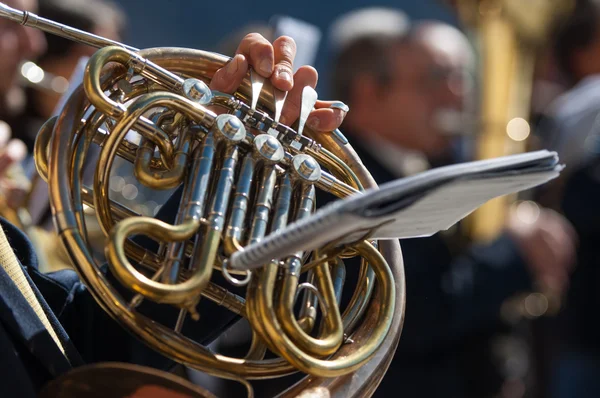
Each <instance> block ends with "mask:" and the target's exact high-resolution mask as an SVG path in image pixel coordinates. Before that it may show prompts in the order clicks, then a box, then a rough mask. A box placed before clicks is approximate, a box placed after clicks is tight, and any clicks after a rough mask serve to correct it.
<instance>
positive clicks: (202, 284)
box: [0, 3, 405, 397]
mask: <svg viewBox="0 0 600 398" xmlns="http://www.w3.org/2000/svg"><path fill="white" fill-rule="evenodd" d="M0 16H3V17H6V18H9V19H11V20H14V21H17V22H19V23H22V24H25V25H31V26H35V27H37V28H41V29H43V30H45V31H48V32H52V33H56V34H60V35H62V36H66V37H68V38H70V39H73V40H77V41H80V42H82V43H86V44H91V45H94V46H96V47H98V48H100V49H99V50H98V51H97V52H96V53H95V54H94V55H93V56H92V57H91V58H90V60H89V62H88V65H87V67H86V70H85V75H84V82H83V84H82V85H81V86H80V87H78V88H76V89H75V90H74V91H73V93H72V95H71V96H70V98H69V99H68V101H67V102H66V105H65V106H64V108H63V109H62V111H61V112H60V114H59V116H58V117H57V118H55V119H52V120H50V121H49V122H48V123H46V124H45V125H44V127H43V128H42V130H41V132H40V135H39V136H38V140H37V142H36V150H35V156H36V164H37V169H38V171H39V173H40V175H41V176H42V177H43V178H44V179H46V180H47V181H48V184H49V187H50V200H51V207H52V211H53V216H54V220H55V225H56V227H57V230H58V233H59V235H60V237H61V239H62V242H63V243H64V245H65V247H66V248H67V251H68V253H69V256H70V258H71V259H72V261H73V263H74V264H75V265H76V269H77V271H78V273H79V275H80V277H81V279H82V280H83V281H84V283H85V284H86V286H87V287H88V288H89V289H90V292H91V293H92V295H93V296H94V298H95V299H96V301H97V302H98V303H99V305H100V306H101V307H102V308H103V309H104V310H105V311H106V312H108V313H109V314H110V315H111V316H112V317H113V318H115V319H116V320H117V321H118V322H120V324H121V325H122V326H123V327H124V328H126V329H127V330H129V331H130V332H131V333H132V334H134V335H135V336H136V337H138V338H139V339H141V340H142V341H144V342H145V343H146V344H148V345H149V346H151V347H152V348H153V349H155V350H156V351H158V352H160V353H161V354H163V355H165V356H167V357H170V358H172V359H173V360H175V361H177V362H179V363H181V364H184V365H186V366H189V367H192V368H195V369H198V370H201V371H204V372H206V373H209V374H212V375H215V376H218V377H222V378H226V379H232V380H236V381H239V382H242V383H243V384H244V385H246V386H249V384H248V382H247V380H249V379H266V378H274V377H279V376H283V375H288V374H290V373H293V372H296V371H301V372H304V373H306V374H307V375H308V376H307V377H306V378H305V379H303V380H302V381H301V382H299V383H298V384H297V385H296V386H294V387H293V389H292V390H290V391H288V392H284V393H283V396H294V395H295V394H296V391H299V390H300V391H302V390H307V389H313V388H320V389H324V390H326V391H328V394H329V395H330V396H340V397H342V396H343V397H348V396H368V395H370V394H372V392H373V391H374V389H375V388H376V386H377V385H378V383H379V381H380V380H381V378H382V377H383V375H384V373H385V371H386V369H387V367H388V366H389V363H390V361H391V358H392V356H393V353H394V351H395V348H396V345H397V343H398V339H399V337H400V333H401V329H402V323H403V318H404V302H405V289H404V273H403V264H402V257H401V252H400V246H399V244H398V242H397V241H385V242H369V241H359V242H356V243H355V244H353V245H349V246H346V247H342V248H332V247H321V248H318V249H316V250H314V251H313V252H311V253H302V252H299V253H295V254H294V255H293V256H290V257H288V258H281V259H278V260H276V261H273V262H272V263H270V264H265V265H264V266H263V267H262V268H260V269H258V270H255V271H253V272H252V273H250V271H242V272H240V271H233V270H229V269H228V267H227V259H228V257H229V256H230V255H231V254H232V253H234V252H236V251H238V250H244V246H245V245H247V244H249V243H251V242H254V241H256V240H260V239H262V238H263V237H264V236H266V235H267V234H269V233H273V232H274V231H276V230H278V229H279V228H282V227H284V226H285V225H286V224H288V223H290V222H293V221H294V220H299V219H301V218H303V217H306V216H309V215H310V214H311V213H312V212H313V211H314V210H315V208H316V206H317V203H316V198H317V195H316V194H317V191H318V190H324V191H327V192H329V193H331V194H333V195H336V196H338V197H345V196H348V195H353V194H359V191H362V190H364V189H367V188H373V187H376V184H375V182H374V180H373V179H372V177H371V176H370V174H369V171H368V170H367V169H366V168H365V167H364V166H363V165H362V163H361V161H360V159H359V158H358V156H357V155H356V153H355V152H354V150H353V149H352V147H351V146H350V145H349V144H348V143H347V142H344V140H342V139H340V137H342V136H341V133H339V132H331V133H315V132H313V131H311V130H310V129H309V128H308V127H307V128H305V129H304V130H303V134H298V133H297V132H296V131H295V130H294V129H293V128H291V127H290V126H285V125H282V124H279V123H278V122H277V121H276V119H277V117H276V116H273V114H274V113H275V98H276V95H274V94H273V88H272V87H271V86H270V84H269V83H268V82H265V85H264V87H263V89H262V91H261V92H260V98H259V100H258V105H257V107H256V109H252V107H251V106H250V105H248V104H251V103H252V88H251V85H250V80H249V79H246V80H244V82H243V83H242V85H241V87H240V88H239V89H238V92H236V93H235V95H233V96H231V95H226V94H223V93H218V92H210V90H208V88H207V86H206V84H209V83H210V79H211V78H212V76H213V74H214V73H215V71H217V70H218V69H219V68H220V67H222V66H223V65H224V64H225V63H226V62H227V61H228V58H227V57H225V56H222V55H219V54H214V53H208V52H204V51H199V50H191V49H181V48H154V49H147V50H137V49H134V48H132V47H128V46H125V45H122V44H120V43H115V42H110V41H107V40H104V39H102V38H99V37H97V36H92V35H89V34H87V33H84V32H80V31H76V30H74V29H72V28H69V27H64V26H61V25H59V24H56V23H54V22H52V21H48V20H44V19H42V18H39V17H37V16H35V15H33V14H30V13H22V12H20V11H18V10H14V9H10V8H8V7H6V6H3V5H1V3H0ZM205 83H206V84H205ZM311 95H312V94H311ZM255 99H256V98H255ZM300 123H301V124H302V123H303V122H300ZM131 131H135V132H137V133H138V134H139V136H140V140H139V143H137V144H136V143H133V142H131V141H129V140H127V138H126V136H127V135H128V133H130V132H131ZM93 145H98V146H99V147H100V154H99V157H98V161H97V165H96V168H95V174H94V181H93V186H92V187H86V186H84V185H83V182H82V180H81V170H82V168H83V166H84V164H85V162H86V157H87V153H88V151H89V149H90V148H91V147H92V146H93ZM48 148H49V149H48ZM117 157H121V158H123V159H125V160H127V161H130V162H131V163H133V166H134V175H135V177H136V179H137V181H138V183H139V184H142V185H144V186H147V187H149V188H152V189H154V190H163V189H168V188H173V187H176V186H179V185H182V186H183V191H182V199H181V202H180V206H179V209H178V211H177V216H176V220H175V223H174V224H168V223H165V222H163V221H159V220H157V219H154V218H151V217H142V216H140V215H137V214H135V212H133V211H131V210H130V209H128V208H127V207H125V206H123V205H121V204H119V203H116V202H115V201H113V200H112V199H111V198H110V195H109V192H110V177H111V171H112V169H113V163H114V161H115V159H116V158H117ZM84 205H87V206H89V207H91V208H93V209H94V211H95V214H96V217H97V221H98V224H99V226H100V229H101V231H102V233H103V234H104V235H105V236H106V239H107V246H106V251H105V255H106V258H107V260H108V265H109V272H111V273H112V274H113V275H114V276H115V277H116V278H117V280H118V281H119V282H120V283H121V284H122V285H123V286H125V287H126V288H128V289H129V290H131V291H132V292H133V293H134V294H135V296H134V298H133V299H132V300H130V301H127V300H125V299H124V298H123V297H122V296H121V295H120V294H118V293H117V291H116V289H115V287H114V286H112V285H111V284H110V283H109V282H108V280H107V278H106V276H105V275H104V274H103V272H102V271H101V269H100V267H99V266H98V264H96V261H95V259H94V257H93V254H92V253H91V251H90V249H89V246H90V245H89V241H88V234H87V228H86V219H85V217H84V211H83V209H84ZM133 235H144V236H147V237H150V238H152V239H153V240H155V241H157V242H159V243H160V249H159V250H158V252H154V251H150V250H148V249H145V248H143V247H142V246H140V245H138V244H136V243H134V242H133V241H132V240H131V239H130V238H131V237H132V236H133ZM355 256H358V257H359V258H362V262H359V263H360V265H359V267H360V269H359V270H357V271H359V278H358V284H357V286H356V287H354V289H355V290H354V293H353V294H352V298H351V300H350V302H349V304H348V305H347V306H346V308H340V305H339V302H340V298H341V292H342V289H343V288H344V280H345V274H346V272H349V271H348V268H347V266H346V265H345V264H344V260H345V259H347V258H349V257H355ZM215 272H221V273H223V275H224V276H225V279H226V280H227V281H228V282H229V283H231V284H232V285H233V286H236V287H240V286H245V285H246V284H247V287H246V293H245V299H244V298H241V297H239V296H238V295H236V294H233V293H231V292H229V291H228V290H227V289H226V288H225V287H223V286H220V285H217V284H216V283H215V282H213V281H211V279H212V276H213V274H214V273H215ZM300 293H302V294H300ZM202 297H204V298H207V299H209V300H211V301H213V302H215V303H217V304H220V305H222V306H223V307H224V308H225V309H227V310H230V311H233V312H234V313H236V314H239V315H241V316H243V317H245V318H246V319H247V320H248V322H249V323H250V325H251V327H252V330H253V340H252V346H251V347H249V352H248V354H247V355H246V357H245V358H231V357H226V356H223V355H219V354H216V353H213V352H211V351H209V350H208V349H207V348H205V347H203V346H202V345H200V344H198V343H196V342H195V341H193V340H192V339H190V338H189V337H187V336H184V335H183V334H182V333H181V332H180V330H181V326H182V323H183V322H184V321H185V322H194V321H198V317H199V315H200V314H198V313H197V312H196V307H197V304H198V302H199V300H201V299H202ZM143 300H151V301H155V302H159V303H163V304H168V305H170V306H172V307H174V308H175V309H176V310H178V311H179V312H180V317H179V321H178V322H177V324H176V325H171V327H168V326H166V325H161V324H159V323H157V322H155V321H153V320H152V319H149V318H147V317H146V316H144V315H142V314H141V313H139V312H138V311H137V310H136V308H137V306H138V305H139V304H140V303H141V302H142V301H143ZM297 300H301V307H302V310H301V311H300V313H299V314H298V315H296V313H295V311H294V307H295V305H296V303H297ZM203 317H205V318H203V319H200V320H199V322H203V321H206V322H210V314H203ZM267 350H269V351H271V352H272V353H273V354H275V358H274V359H265V354H266V352H267ZM307 391H308V390H307ZM249 393H250V394H251V391H249Z"/></svg>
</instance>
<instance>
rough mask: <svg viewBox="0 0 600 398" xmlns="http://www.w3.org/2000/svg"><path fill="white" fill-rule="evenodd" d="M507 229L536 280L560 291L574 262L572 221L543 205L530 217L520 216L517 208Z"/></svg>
mask: <svg viewBox="0 0 600 398" xmlns="http://www.w3.org/2000/svg"><path fill="white" fill-rule="evenodd" d="M536 214H537V212H536ZM507 230H508V232H509V234H511V235H512V236H513V237H514V238H515V240H516V241H517V244H518V245H519V247H520V249H521V251H522V253H523V255H524V257H525V260H526V262H527V264H528V266H529V270H530V271H531V273H532V275H533V276H534V278H535V279H536V280H537V282H539V283H540V284H541V285H542V286H543V287H544V288H545V289H547V290H549V291H552V292H554V293H557V294H562V293H563V292H564V291H565V290H566V289H567V287H568V284H569V274H570V272H571V271H572V269H573V266H574V265H575V257H576V240H577V236H576V233H575V230H574V229H573V227H572V226H571V224H570V223H569V222H568V221H567V220H566V219H565V218H564V217H562V216H561V215H560V214H558V213H556V212H554V211H552V210H548V209H544V208H540V209H539V214H537V215H534V216H533V217H523V216H522V215H521V216H520V215H519V212H518V210H513V211H511V213H510V214H509V219H508V225H507Z"/></svg>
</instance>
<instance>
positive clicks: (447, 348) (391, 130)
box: [331, 8, 574, 397]
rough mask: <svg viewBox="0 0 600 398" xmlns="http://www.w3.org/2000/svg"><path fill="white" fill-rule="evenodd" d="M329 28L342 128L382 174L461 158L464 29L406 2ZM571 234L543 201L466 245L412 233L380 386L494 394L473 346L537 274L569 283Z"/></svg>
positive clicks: (405, 244) (383, 178)
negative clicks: (424, 15) (401, 311)
mask: <svg viewBox="0 0 600 398" xmlns="http://www.w3.org/2000/svg"><path fill="white" fill-rule="evenodd" d="M331 34H332V40H333V44H334V46H335V52H336V54H335V58H334V61H333V66H332V68H333V70H332V74H331V76H332V79H333V82H332V84H333V96H334V97H336V98H339V99H340V100H342V101H344V102H345V103H347V104H348V105H349V107H350V110H351V111H350V112H349V113H348V117H347V118H346V120H345V122H344V124H343V125H342V131H343V132H344V133H345V134H347V135H348V139H349V140H350V142H351V144H352V145H353V147H354V148H355V149H356V151H357V153H358V154H359V156H360V157H361V159H362V161H363V163H364V164H365V166H366V167H367V168H368V169H369V170H370V172H371V174H372V175H373V177H374V178H375V180H376V181H377V182H378V183H384V182H387V181H389V180H392V179H396V178H401V177H404V176H408V175H411V174H414V173H417V172H420V171H424V170H426V169H427V168H429V167H432V166H434V165H441V164H448V163H453V162H454V161H455V160H454V159H456V157H455V153H456V152H455V151H454V150H453V145H452V144H453V141H454V140H455V138H454V137H453V134H456V133H457V132H460V131H461V129H462V128H463V127H464V121H465V120H468V117H466V116H467V115H465V114H464V112H463V108H464V106H465V104H466V103H467V99H466V98H465V96H467V95H469V94H472V92H471V91H470V90H472V88H470V87H469V86H468V85H466V83H468V81H465V79H464V77H465V73H464V72H465V70H464V69H465V68H468V67H469V66H470V65H472V63H473V55H472V53H471V50H470V48H469V46H468V42H467V40H466V38H465V37H464V36H463V35H462V34H461V33H460V32H459V31H458V30H456V29H455V28H453V27H451V26H448V25H445V24H441V23H436V22H423V23H419V24H416V25H414V26H411V25H410V23H409V22H408V20H407V18H406V17H405V16H404V14H402V13H401V12H398V11H395V10H389V9H380V8H371V9H366V10H359V11H356V12H353V13H350V14H347V15H345V16H343V17H341V18H340V19H339V20H338V21H336V23H335V24H334V25H333V28H332V32H331ZM573 239H574V238H573V234H572V231H571V228H570V226H569V225H568V224H567V223H566V222H565V221H564V219H562V218H561V217H560V216H558V215H557V214H555V213H553V212H550V211H546V210H542V211H541V213H540V214H539V217H537V219H536V220H535V221H533V222H531V223H526V222H524V221H523V220H520V219H519V218H518V217H511V218H510V220H508V222H507V227H506V231H505V232H504V233H503V234H502V235H501V236H500V237H499V238H498V239H496V240H495V241H493V242H490V243H487V244H482V245H472V246H468V247H462V246H461V245H460V244H459V243H458V242H459V239H457V231H456V229H454V230H451V231H448V232H445V233H439V234H437V235H434V236H432V237H429V238H420V239H406V240H403V241H402V242H401V246H402V252H403V258H404V264H405V269H406V285H407V308H406V321H405V324H404V331H403V333H402V338H401V339H400V344H399V348H398V351H397V353H396V357H395V359H394V361H393V362H392V364H391V366H390V370H389V372H388V374H387V375H386V377H385V378H384V379H383V382H382V384H381V386H380V388H379V389H378V390H377V392H376V393H375V396H381V397H383V396H391V394H394V393H396V394H398V393H400V394H401V395H402V396H403V397H440V396H444V397H465V396H469V395H472V396H477V397H482V396H486V394H492V393H493V392H494V391H493V387H495V386H492V385H489V383H486V382H485V380H482V381H481V384H483V385H485V387H487V390H486V389H483V390H478V389H477V387H476V386H477V380H474V376H473V374H472V373H470V372H469V370H467V367H466V366H465V363H464V361H465V360H467V359H466V358H465V357H466V355H465V354H466V353H467V352H468V351H471V352H473V351H477V349H480V348H481V347H482V345H479V344H480V343H481V342H482V341H483V343H484V344H485V342H489V340H488V336H490V335H491V334H492V333H494V331H495V330H496V329H497V327H498V325H499V323H500V308H501V305H502V303H503V302H504V301H505V300H506V299H507V298H509V297H510V296H512V295H513V294H515V293H518V292H523V291H530V290H531V289H532V285H533V283H534V281H538V280H542V281H544V282H546V283H549V284H551V285H553V287H555V288H556V289H558V290H562V289H565V288H566V282H567V276H568V269H569V267H570V265H571V261H572V257H573V253H574V242H573ZM483 346H484V345H483ZM469 365H472V364H469ZM486 384H488V385H486ZM480 387H481V386H480ZM490 390H492V391H490Z"/></svg>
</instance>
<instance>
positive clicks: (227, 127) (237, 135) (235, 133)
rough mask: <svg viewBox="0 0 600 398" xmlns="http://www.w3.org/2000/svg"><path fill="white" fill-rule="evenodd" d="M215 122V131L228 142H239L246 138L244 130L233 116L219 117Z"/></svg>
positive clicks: (224, 115)
mask: <svg viewBox="0 0 600 398" xmlns="http://www.w3.org/2000/svg"><path fill="white" fill-rule="evenodd" d="M216 122H217V123H216V125H217V130H218V131H219V132H220V133H221V135H222V136H223V137H225V138H227V139H228V140H230V141H233V142H240V141H242V140H243V139H244V138H245V137H246V128H245V127H244V125H243V124H242V122H241V121H240V119H238V118H237V117H235V116H234V115H228V114H222V115H219V116H217V120H216Z"/></svg>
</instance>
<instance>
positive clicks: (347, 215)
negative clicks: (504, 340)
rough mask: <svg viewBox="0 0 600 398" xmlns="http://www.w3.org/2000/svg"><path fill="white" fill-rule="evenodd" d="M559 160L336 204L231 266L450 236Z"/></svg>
mask: <svg viewBox="0 0 600 398" xmlns="http://www.w3.org/2000/svg"><path fill="white" fill-rule="evenodd" d="M557 161H558V159H557V158H556V156H555V154H553V153H550V152H546V151H540V152H537V153H535V154H532V153H530V154H523V155H520V156H516V157H515V156H512V157H504V158H498V159H493V160H490V161H484V162H481V161H479V162H470V163H466V164H460V165H455V166H449V167H444V168H440V169H437V170H431V171H428V172H425V173H421V174H420V175H417V176H413V177H410V178H406V179H402V180H396V181H393V182H391V183H388V184H385V185H382V186H381V187H380V189H379V190H373V191H369V192H365V193H364V194H359V195H355V196H353V197H350V198H346V199H344V200H339V201H336V202H334V203H332V204H330V205H328V206H325V207H324V208H322V209H320V210H319V211H317V212H316V213H315V214H313V215H312V216H311V217H308V218H306V219H304V220H302V221H299V222H296V223H293V224H290V225H289V226H287V227H286V228H284V229H282V230H280V231H278V232H277V233H274V234H271V235H268V236H267V237H265V238H264V239H263V240H262V241H260V242H257V243H254V244H252V245H249V246H248V247H246V248H245V249H244V250H242V251H240V252H237V253H235V254H234V255H233V256H232V257H231V259H230V261H231V264H230V266H231V267H232V268H236V269H249V268H255V267H260V266H261V265H263V264H265V263H267V262H269V261H271V260H272V259H276V258H278V259H280V258H285V257H286V256H288V255H291V254H292V253H294V252H296V251H308V250H314V249H316V248H319V247H322V246H324V245H325V244H327V243H330V242H334V241H339V244H343V243H351V242H353V241H355V240H357V239H360V238H361V237H364V236H365V235H366V234H368V235H369V237H370V238H372V239H397V238H409V237H424V236H431V235H433V234H435V233H437V232H439V231H442V230H446V229H448V228H450V227H451V226H452V225H454V224H455V223H457V222H458V221H460V220H461V219H462V218H464V217H466V216H467V215H468V214H470V213H471V212H473V211H474V210H476V209H477V208H478V207H480V206H481V205H482V204H484V203H485V202H487V201H489V200H491V199H494V198H496V197H499V196H503V195H507V194H512V193H515V192H519V191H523V190H526V189H529V188H532V187H535V186H537V185H540V184H543V183H545V182H547V181H549V180H551V179H553V178H556V177H557V176H558V175H559V173H560V170H562V166H559V165H557Z"/></svg>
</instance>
